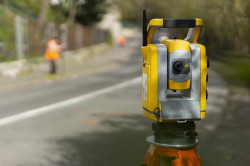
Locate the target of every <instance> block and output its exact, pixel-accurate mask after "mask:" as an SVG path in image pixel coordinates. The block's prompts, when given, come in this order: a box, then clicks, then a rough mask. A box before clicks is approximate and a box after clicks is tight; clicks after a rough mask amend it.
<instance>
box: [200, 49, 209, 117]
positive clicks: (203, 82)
mask: <svg viewBox="0 0 250 166" xmlns="http://www.w3.org/2000/svg"><path fill="white" fill-rule="evenodd" d="M198 45H199V46H200V50H201V53H200V55H201V90H200V110H201V119H203V118H205V115H206V100H207V99H206V95H207V94H206V93H207V92H206V87H207V56H206V47H205V46H203V45H201V44H198Z"/></svg>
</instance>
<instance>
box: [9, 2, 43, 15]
mask: <svg viewBox="0 0 250 166" xmlns="http://www.w3.org/2000/svg"><path fill="white" fill-rule="evenodd" d="M41 3H42V0H21V1H20V0H10V1H8V5H9V6H10V8H11V10H12V11H13V12H15V13H18V14H21V15H26V16H31V17H37V16H38V15H39V10H40V7H41Z"/></svg>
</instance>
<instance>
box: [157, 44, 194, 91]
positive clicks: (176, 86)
mask: <svg viewBox="0 0 250 166" xmlns="http://www.w3.org/2000/svg"><path fill="white" fill-rule="evenodd" d="M161 43H162V44H165V45H166V46H167V48H168V53H170V54H169V55H170V56H171V53H172V52H174V50H187V51H188V52H189V53H191V49H190V43H189V42H187V41H185V40H171V39H167V40H163V41H161ZM190 85H191V79H188V80H187V81H186V82H174V80H171V79H168V89H171V90H184V89H190Z"/></svg>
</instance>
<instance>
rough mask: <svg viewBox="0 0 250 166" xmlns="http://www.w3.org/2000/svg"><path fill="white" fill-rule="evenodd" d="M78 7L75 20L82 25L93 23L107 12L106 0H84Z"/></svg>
mask: <svg viewBox="0 0 250 166" xmlns="http://www.w3.org/2000/svg"><path fill="white" fill-rule="evenodd" d="M81 2H82V3H78V4H77V7H76V15H75V21H76V22H77V23H80V24H82V25H92V24H94V23H96V22H98V21H100V20H101V18H102V16H103V14H105V12H106V8H107V6H106V3H105V0H84V1H81Z"/></svg>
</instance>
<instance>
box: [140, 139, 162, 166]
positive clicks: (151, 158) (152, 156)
mask: <svg viewBox="0 0 250 166" xmlns="http://www.w3.org/2000/svg"><path fill="white" fill-rule="evenodd" d="M144 164H145V165H146V166H155V165H156V166H157V165H160V156H158V155H157V153H156V148H155V146H154V145H152V144H151V145H150V146H149V149H148V151H147V152H146V155H145V159H144Z"/></svg>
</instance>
